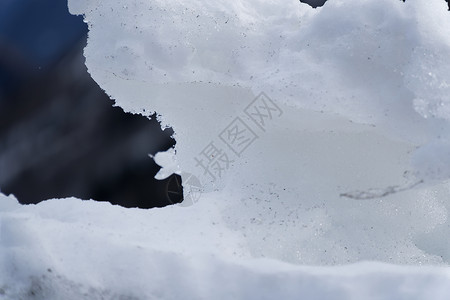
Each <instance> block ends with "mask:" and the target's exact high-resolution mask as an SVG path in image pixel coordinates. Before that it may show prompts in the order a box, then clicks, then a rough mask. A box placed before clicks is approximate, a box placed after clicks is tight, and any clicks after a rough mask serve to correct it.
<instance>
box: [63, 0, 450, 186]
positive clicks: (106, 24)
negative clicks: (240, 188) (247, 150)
mask: <svg viewBox="0 0 450 300" xmlns="http://www.w3.org/2000/svg"><path fill="white" fill-rule="evenodd" d="M69 2H70V3H69V5H70V9H71V11H72V13H76V14H84V15H85V17H86V21H87V22H88V24H89V25H90V39H89V45H88V47H87V49H86V56H87V65H88V67H89V71H90V72H91V74H92V76H93V77H94V79H95V80H96V81H97V82H98V83H99V84H100V86H102V87H103V88H104V89H105V90H106V91H107V92H108V93H109V94H111V96H112V97H113V98H114V99H116V101H117V104H118V105H120V106H122V107H124V108H125V109H126V110H129V111H134V112H142V109H146V111H148V110H151V111H154V110H156V111H157V112H158V113H160V114H161V115H162V118H163V121H164V123H170V125H172V126H174V127H178V128H176V132H177V134H178V135H181V134H183V135H184V130H185V129H187V127H186V126H187V124H185V123H184V122H183V123H181V124H179V123H180V122H179V121H178V119H179V113H177V112H176V111H175V110H174V109H172V108H173V107H181V106H183V107H186V105H185V103H190V104H191V100H190V97H186V96H185V95H183V96H180V95H166V94H165V95H164V97H161V93H160V90H161V89H163V90H164V89H167V88H176V86H177V84H186V83H197V84H201V83H209V84H216V85H220V86H240V87H243V88H248V89H251V90H252V91H253V93H254V95H257V94H258V93H260V92H261V91H264V92H266V93H268V94H269V95H270V96H271V97H273V98H274V99H275V100H277V101H278V102H284V103H289V104H290V105H292V106H296V107H301V108H307V109H313V110H316V111H325V112H331V113H338V114H340V115H342V116H345V117H346V118H349V119H351V120H353V121H356V122H360V123H368V124H374V125H376V126H378V127H380V128H381V129H382V130H384V131H385V134H391V135H394V136H397V137H401V138H403V139H407V140H410V141H412V142H414V143H416V144H418V145H422V144H423V143H425V142H427V141H429V140H430V139H431V140H433V139H435V140H436V141H435V143H439V147H440V148H444V150H442V151H438V152H437V153H434V152H428V153H427V154H428V155H424V154H421V155H418V156H417V157H415V167H416V168H417V170H416V171H417V172H418V173H420V176H421V177H422V178H424V179H429V180H433V179H443V178H448V168H446V170H442V168H441V169H440V170H439V169H437V168H436V167H435V166H432V167H431V168H430V167H428V168H427V167H426V166H424V164H425V165H426V160H427V159H428V158H431V157H433V156H434V155H435V154H437V155H439V154H441V153H443V152H444V153H445V151H449V147H448V140H449V134H448V132H450V130H449V126H448V121H449V120H450V100H449V98H448V97H447V95H448V94H449V92H450V89H449V79H448V78H450V77H449V75H448V74H449V72H450V67H449V66H448V63H447V62H448V61H450V49H449V47H450V38H449V36H450V18H448V12H447V11H446V9H445V3H444V2H443V1H440V0H433V1H426V0H420V1H409V2H408V3H401V1H391V0H381V1H374V0H364V1H357V2H355V1H350V0H340V1H338V0H336V1H328V2H327V3H326V4H325V6H324V7H323V8H320V9H316V10H313V9H311V8H310V7H309V6H307V5H304V4H302V3H299V1H297V0H288V1H283V4H282V5H280V3H279V2H278V1H261V0H251V1H248V0H247V1H244V0H240V1H233V2H232V3H231V2H230V1H225V0H221V1H214V2H208V1H201V0H195V1H189V2H187V1H144V2H143V1H131V2H130V1H109V2H108V3H107V4H104V3H102V1H69ZM117 81H139V82H144V83H147V84H148V85H147V86H148V88H147V89H146V90H145V98H146V99H151V100H149V103H150V104H148V103H145V101H144V100H139V99H135V97H131V96H128V97H125V96H122V95H120V92H119V91H117V89H120V87H117ZM167 84H169V85H170V86H169V87H168V86H167ZM173 84H175V87H174V86H173ZM149 85H152V86H151V87H150V86H149ZM139 90H141V92H143V89H142V88H140V89H139ZM190 93H191V94H192V95H193V97H192V98H195V96H197V95H199V94H201V91H197V92H195V89H194V91H190ZM168 96H169V97H168ZM212 96H213V95H210V97H209V98H213V97H212ZM130 98H132V99H130ZM160 98H164V99H160ZM210 101H213V102H215V105H217V101H216V100H213V99H211V100H210ZM199 110H201V108H198V109H197V113H196V114H195V116H197V114H198V113H199V112H198V111H199ZM207 111H210V109H208V110H207ZM194 113H195V112H194ZM427 149H428V148H427ZM424 160H425V162H423V161H424Z"/></svg>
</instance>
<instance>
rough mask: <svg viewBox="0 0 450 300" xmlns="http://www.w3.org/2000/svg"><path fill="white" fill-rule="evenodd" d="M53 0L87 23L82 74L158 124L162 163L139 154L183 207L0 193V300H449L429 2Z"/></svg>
mask: <svg viewBox="0 0 450 300" xmlns="http://www.w3.org/2000/svg"><path fill="white" fill-rule="evenodd" d="M69 9H70V11H71V12H72V13H74V14H83V15H84V17H85V20H86V21H87V22H88V24H89V28H90V32H89V39H88V46H87V48H86V49H85V55H86V64H87V66H88V69H89V72H90V73H91V75H92V77H93V78H94V79H95V80H96V81H97V82H98V83H99V85H100V86H101V87H102V88H103V89H105V91H106V92H107V93H108V94H110V95H111V97H112V98H113V99H114V100H115V101H116V104H117V105H119V106H121V107H123V108H124V110H126V111H129V112H132V113H141V114H144V115H147V116H150V115H151V114H152V112H153V111H156V112H158V113H159V114H161V116H160V119H161V121H162V124H163V126H166V125H170V126H172V127H173V128H174V130H175V133H176V134H175V137H176V140H177V145H176V149H175V150H176V162H175V161H174V160H172V159H171V157H172V156H173V152H167V153H160V154H158V155H156V156H155V161H157V162H158V163H159V164H161V165H162V166H163V167H164V168H163V170H162V171H161V173H159V174H158V176H159V178H163V177H166V176H167V175H169V173H170V172H171V171H172V172H175V171H176V172H179V173H180V174H181V175H182V177H183V185H184V193H185V196H186V201H185V202H184V203H183V204H182V205H180V206H172V207H166V208H163V209H152V210H138V209H124V208H121V207H114V206H111V205H108V204H105V203H95V202H92V201H80V200H76V199H64V200H62V199H60V200H51V201H47V202H45V203H41V204H39V205H35V206H20V205H18V204H17V201H16V200H15V199H14V198H13V197H9V198H7V197H4V196H2V201H1V205H0V263H1V264H2V266H3V268H2V270H4V271H3V272H2V273H0V275H1V276H2V277H1V281H0V297H3V298H5V299H16V298H21V297H22V298H26V297H32V296H34V297H35V298H39V299H52V298H54V299H60V298H64V299H79V298H83V297H84V298H88V299H95V298H102V297H103V298H119V299H120V298H131V299H133V297H135V298H138V299H151V298H163V299H178V298H187V299H198V298H203V299H211V298H217V299H226V298H241V299H247V298H255V299H264V298H267V299H273V298H275V297H278V298H281V299H285V298H286V299H288V298H296V299H298V298H314V299H449V298H450V270H449V268H448V264H449V262H450V241H449V239H448V236H449V233H450V223H449V221H448V210H449V209H450V199H449V195H450V182H449V177H450V161H449V157H450V156H449V155H448V153H449V152H450V142H449V141H450V137H449V132H450V131H449V122H450V109H449V105H450V100H449V98H448V92H449V81H448V80H449V79H448V78H450V68H449V67H448V64H447V63H446V62H448V61H450V57H449V56H450V49H449V48H450V32H449V31H450V15H449V14H448V12H446V6H445V2H444V1H440V0H433V1H425V0H417V1H407V2H406V3H403V2H401V1H396V0H361V1H350V0H330V1H328V2H327V3H326V4H325V5H324V6H323V7H322V8H319V9H316V10H314V9H311V8H310V7H309V6H307V5H304V4H302V3H299V2H298V1H296V0H288V1H283V3H282V4H281V3H279V2H277V1H262V0H247V1H244V0H237V1H233V2H230V1H225V0H218V1H214V2H210V1H209V2H208V1H201V0H192V1H189V2H187V1H162V0H160V1H158V0H152V1H137V0H136V1H122V0H120V1H119V0H115V1H108V2H105V1H100V0H89V1H88V0H71V1H69ZM261 92H262V93H263V94H261ZM263 104H265V105H267V106H264V105H263ZM268 108H270V109H268ZM255 109H259V110H260V112H261V111H263V112H264V113H265V117H262V115H259V116H256V115H255V114H254V113H255ZM252 113H253V114H252ZM258 117H261V118H258ZM252 118H253V119H252ZM236 128H241V129H242V128H246V130H245V134H246V135H245V136H244V137H243V138H242V139H239V140H238V141H239V143H236V140H234V142H233V141H231V140H230V137H232V133H233V129H236ZM242 145H243V146H242ZM212 146H214V147H215V148H213V147H212ZM212 150H214V151H212ZM216 150H217V151H216ZM205 154H206V155H205ZM210 161H214V162H215V163H221V164H222V166H223V165H224V164H225V167H224V168H223V170H221V172H216V171H217V170H216V169H213V168H210V169H207V170H206V171H205V170H203V169H202V167H201V164H207V163H208V162H210ZM211 167H212V165H211ZM387 263H388V264H387ZM319 265H322V266H319ZM323 265H325V266H323ZM407 265H408V266H407ZM418 265H421V266H420V267H419V266H418Z"/></svg>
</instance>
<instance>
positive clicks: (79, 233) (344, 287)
mask: <svg viewBox="0 0 450 300" xmlns="http://www.w3.org/2000/svg"><path fill="white" fill-rule="evenodd" d="M1 197H2V198H1V200H2V201H1V203H2V208H1V211H2V212H1V215H0V218H1V244H0V247H1V248H0V249H1V252H0V264H1V266H2V268H1V270H2V271H1V277H0V278H1V285H0V298H1V299H230V298H233V299H274V298H276V297H281V298H282V299H299V298H303V297H304V298H314V299H448V295H449V290H448V281H449V280H450V270H449V269H448V268H445V267H412V266H394V265H387V264H382V263H377V262H362V263H358V264H351V265H345V266H335V267H313V266H294V265H291V264H287V263H282V262H280V261H277V260H271V259H268V258H257V259H255V258H251V256H250V254H249V253H248V252H247V251H245V250H244V249H245V246H244V244H245V241H243V240H242V237H240V236H239V234H237V232H236V231H233V230H230V229H229V228H227V226H225V225H224V222H223V220H221V218H220V213H219V212H218V209H217V204H218V203H214V202H210V201H203V202H200V203H199V204H198V205H197V206H195V207H194V206H191V207H187V208H186V207H179V206H172V207H167V208H164V209H154V210H138V209H126V208H122V207H118V206H112V205H109V204H106V203H99V202H94V201H83V202H81V201H80V200H78V199H57V200H50V201H47V202H44V203H41V204H39V205H36V206H32V205H31V206H20V205H19V204H18V203H17V201H16V200H15V199H14V198H13V197H5V196H1Z"/></svg>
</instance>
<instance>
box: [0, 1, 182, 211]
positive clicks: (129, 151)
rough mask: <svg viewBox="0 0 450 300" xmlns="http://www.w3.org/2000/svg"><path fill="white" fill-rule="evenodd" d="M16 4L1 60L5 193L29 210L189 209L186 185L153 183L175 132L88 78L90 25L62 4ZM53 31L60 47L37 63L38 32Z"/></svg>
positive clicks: (1, 181)
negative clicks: (119, 104) (78, 204)
mask: <svg viewBox="0 0 450 300" xmlns="http://www.w3.org/2000/svg"><path fill="white" fill-rule="evenodd" d="M57 2H58V1H57ZM10 3H12V4H9V6H8V5H5V4H3V5H2V4H0V8H3V9H5V10H3V11H2V13H5V14H6V12H5V11H6V10H7V9H9V10H10V11H9V12H10V14H13V15H15V17H10V18H9V23H8V20H7V19H5V18H3V19H2V20H0V23H1V24H3V25H4V26H3V27H1V28H0V36H2V34H1V33H2V30H3V31H4V32H3V36H4V37H6V38H4V39H2V40H0V50H1V49H8V51H3V52H2V53H3V54H4V55H3V56H1V58H0V190H1V192H3V193H5V194H10V193H12V194H14V195H15V196H16V197H17V198H18V199H19V201H20V202H21V203H23V204H30V203H38V202H40V201H42V200H45V199H51V198H63V197H72V196H73V197H78V198H81V199H96V200H99V201H109V202H111V203H113V204H118V205H122V206H125V207H140V208H151V207H162V206H166V205H169V204H173V203H179V202H181V200H182V198H183V195H182V189H181V184H180V182H181V178H180V177H179V176H178V175H172V176H171V177H169V178H167V179H165V180H162V181H159V180H156V179H154V178H153V176H154V175H155V174H156V173H157V172H158V170H159V166H157V165H156V164H155V163H154V161H153V160H152V159H151V158H150V157H149V156H148V154H155V153H156V152H158V151H163V150H167V149H169V148H170V147H172V146H173V145H174V143H175V141H174V140H173V139H172V138H171V135H172V134H173V132H172V130H170V129H166V130H164V131H162V130H161V128H160V125H159V123H158V122H157V121H156V120H155V116H153V117H152V119H151V120H149V119H148V118H146V117H144V116H141V115H132V114H127V113H124V112H123V111H122V109H120V108H114V107H112V105H113V102H112V101H111V100H110V99H109V97H108V96H107V95H105V93H104V92H103V91H102V90H101V89H100V88H99V87H98V85H97V84H96V83H95V82H94V81H93V80H92V78H91V77H90V76H89V74H88V73H87V71H86V67H85V65H84V57H83V56H82V51H83V48H84V46H85V44H86V33H87V28H86V25H85V24H84V23H83V22H82V19H81V18H79V17H75V16H71V15H69V13H68V12H67V6H66V3H64V1H63V2H61V3H63V5H53V1H50V0H43V1H40V2H39V5H37V6H36V7H34V6H33V3H34V2H29V1H17V2H10ZM58 3H59V2H58ZM3 6H4V7H3ZM0 15H1V13H0ZM19 20H20V22H18V23H17V21H19ZM16 23H17V24H16ZM1 24H0V25H1ZM2 28H3V29H2ZM8 28H9V29H10V32H9V35H8V34H6V33H8V32H7V29H8ZM55 28H57V29H58V30H55ZM48 30H50V31H51V33H52V36H53V38H54V39H55V40H53V41H52V43H51V44H49V45H46V47H44V48H46V49H44V48H42V47H41V48H40V49H39V51H41V52H39V53H37V54H36V53H34V54H36V55H34V54H33V53H32V52H33V49H34V46H33V45H34V44H33V43H34V42H35V40H36V39H37V40H39V38H38V37H36V34H41V33H42V34H43V35H45V33H44V32H43V31H48ZM32 31H33V32H34V34H33V32H32ZM5 32H6V33H5ZM69 35H70V38H68V36H69ZM8 36H10V38H9V39H8ZM30 51H31V52H30ZM30 53H31V54H30ZM19 66H20V68H19ZM37 66H39V68H38V67H37Z"/></svg>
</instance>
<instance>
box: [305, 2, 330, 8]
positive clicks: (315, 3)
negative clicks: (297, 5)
mask: <svg viewBox="0 0 450 300" xmlns="http://www.w3.org/2000/svg"><path fill="white" fill-rule="evenodd" d="M326 1H327V0H300V2H303V3H306V4H308V5H310V6H311V7H312V8H316V7H320V6H323V5H324V4H325V2H326Z"/></svg>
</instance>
